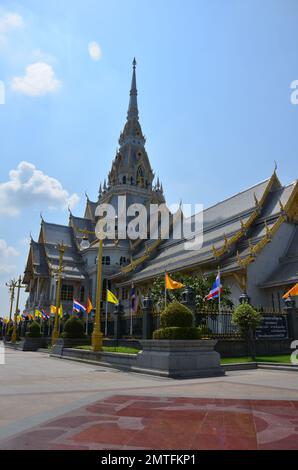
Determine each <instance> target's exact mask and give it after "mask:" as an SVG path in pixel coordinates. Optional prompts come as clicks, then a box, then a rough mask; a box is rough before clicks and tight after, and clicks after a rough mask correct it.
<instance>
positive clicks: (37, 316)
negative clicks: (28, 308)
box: [35, 310, 42, 318]
mask: <svg viewBox="0 0 298 470" xmlns="http://www.w3.org/2000/svg"><path fill="white" fill-rule="evenodd" d="M41 317H42V313H41V312H40V311H39V310H35V318H41Z"/></svg>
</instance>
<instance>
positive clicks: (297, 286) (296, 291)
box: [282, 282, 298, 299]
mask: <svg viewBox="0 0 298 470" xmlns="http://www.w3.org/2000/svg"><path fill="white" fill-rule="evenodd" d="M290 295H291V296H292V295H298V282H297V284H295V285H294V286H293V287H292V288H291V289H290V290H289V291H288V292H287V293H286V294H285V295H283V296H282V298H283V299H287V298H288V297H290Z"/></svg>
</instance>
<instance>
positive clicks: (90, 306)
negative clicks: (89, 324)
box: [86, 297, 93, 313]
mask: <svg viewBox="0 0 298 470" xmlns="http://www.w3.org/2000/svg"><path fill="white" fill-rule="evenodd" d="M92 309H93V305H92V303H91V300H90V298H89V297H88V299H87V305H86V312H87V313H90V312H91V310H92Z"/></svg>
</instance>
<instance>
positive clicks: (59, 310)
mask: <svg viewBox="0 0 298 470" xmlns="http://www.w3.org/2000/svg"><path fill="white" fill-rule="evenodd" d="M58 317H59V318H63V309H62V305H61V304H60V307H59V308H58Z"/></svg>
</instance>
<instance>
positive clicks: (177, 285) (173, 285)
mask: <svg viewBox="0 0 298 470" xmlns="http://www.w3.org/2000/svg"><path fill="white" fill-rule="evenodd" d="M165 281H166V289H171V290H174V289H181V287H185V286H184V284H182V283H181V282H178V281H174V279H171V278H170V276H169V275H168V273H166V279H165Z"/></svg>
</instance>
